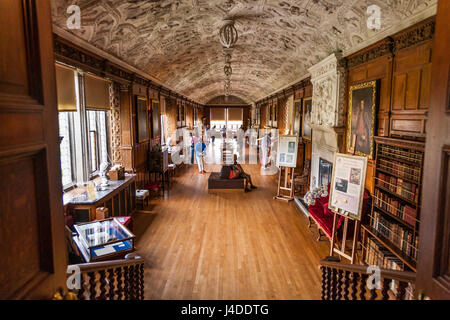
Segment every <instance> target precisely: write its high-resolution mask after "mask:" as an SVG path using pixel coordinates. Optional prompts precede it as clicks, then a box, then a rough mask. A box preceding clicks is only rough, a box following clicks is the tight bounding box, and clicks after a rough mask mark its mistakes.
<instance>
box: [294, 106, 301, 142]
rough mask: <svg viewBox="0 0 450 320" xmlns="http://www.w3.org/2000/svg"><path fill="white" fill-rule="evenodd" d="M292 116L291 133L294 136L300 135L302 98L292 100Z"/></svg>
mask: <svg viewBox="0 0 450 320" xmlns="http://www.w3.org/2000/svg"><path fill="white" fill-rule="evenodd" d="M292 118H293V119H294V127H293V130H292V133H293V134H294V136H297V137H300V136H301V132H300V130H301V124H302V100H296V101H294V112H293V117H292Z"/></svg>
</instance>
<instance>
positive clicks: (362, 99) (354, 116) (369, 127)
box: [347, 81, 378, 159]
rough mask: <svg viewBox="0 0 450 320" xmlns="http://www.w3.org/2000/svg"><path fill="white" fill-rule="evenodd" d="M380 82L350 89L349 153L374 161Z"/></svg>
mask: <svg viewBox="0 0 450 320" xmlns="http://www.w3.org/2000/svg"><path fill="white" fill-rule="evenodd" d="M377 100H378V82H377V81H370V82H366V83H362V84H358V85H354V86H351V87H350V93H349V108H348V131H347V151H348V152H350V153H354V154H356V155H358V156H364V157H368V158H369V159H373V155H374V133H375V119H376V110H377V103H378V101H377Z"/></svg>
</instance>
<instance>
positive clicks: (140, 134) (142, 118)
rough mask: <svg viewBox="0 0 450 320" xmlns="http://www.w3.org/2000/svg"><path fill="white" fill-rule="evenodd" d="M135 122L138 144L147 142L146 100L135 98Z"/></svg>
mask: <svg viewBox="0 0 450 320" xmlns="http://www.w3.org/2000/svg"><path fill="white" fill-rule="evenodd" d="M136 122H137V138H138V142H139V143H140V142H145V141H148V140H149V122H148V106H147V98H143V97H136Z"/></svg>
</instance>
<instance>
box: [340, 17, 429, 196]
mask: <svg viewBox="0 0 450 320" xmlns="http://www.w3.org/2000/svg"><path fill="white" fill-rule="evenodd" d="M434 27H435V20H434V17H433V18H430V19H427V20H424V21H422V22H420V23H418V24H417V25H415V26H412V27H410V28H408V29H406V30H404V31H402V32H400V33H398V34H395V35H393V36H392V37H388V38H386V39H384V40H382V41H380V42H378V43H376V44H374V45H372V46H369V47H367V48H365V49H363V50H361V51H359V52H357V53H355V54H353V55H351V56H349V57H347V58H346V60H347V67H348V87H349V88H350V86H353V85H356V84H359V83H364V82H367V81H373V80H378V81H379V97H380V100H379V108H378V111H377V130H376V134H377V135H378V136H386V137H396V138H404V139H419V140H421V139H423V138H424V137H425V135H426V119H427V110H428V106H429V98H430V90H431V87H430V79H431V51H432V45H433V35H434ZM349 88H348V89H349ZM348 92H349V90H347V93H348ZM346 99H347V101H348V99H349V97H348V96H347V98H346ZM346 105H347V108H348V103H347V104H346ZM346 123H347V122H346ZM346 130H347V131H348V127H347V128H346ZM345 140H346V139H345ZM346 142H347V141H346ZM345 150H347V146H345ZM374 173H375V163H374V161H369V163H368V170H367V178H366V187H367V188H368V189H369V190H370V191H371V192H373V189H374Z"/></svg>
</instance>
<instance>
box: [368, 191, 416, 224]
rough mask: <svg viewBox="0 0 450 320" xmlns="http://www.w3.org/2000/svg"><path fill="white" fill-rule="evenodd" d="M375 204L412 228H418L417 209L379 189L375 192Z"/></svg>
mask: <svg viewBox="0 0 450 320" xmlns="http://www.w3.org/2000/svg"><path fill="white" fill-rule="evenodd" d="M373 199H374V204H375V206H376V207H378V208H380V209H382V210H384V211H386V212H388V213H390V214H392V215H394V216H396V217H398V218H400V219H402V220H403V221H405V222H406V223H408V224H409V225H411V226H412V227H414V228H415V227H416V223H417V209H416V208H414V207H412V206H410V205H407V204H404V203H402V201H399V200H398V199H395V198H394V197H391V196H389V195H387V194H386V193H384V192H383V191H381V190H379V189H375V192H374V197H373Z"/></svg>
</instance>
